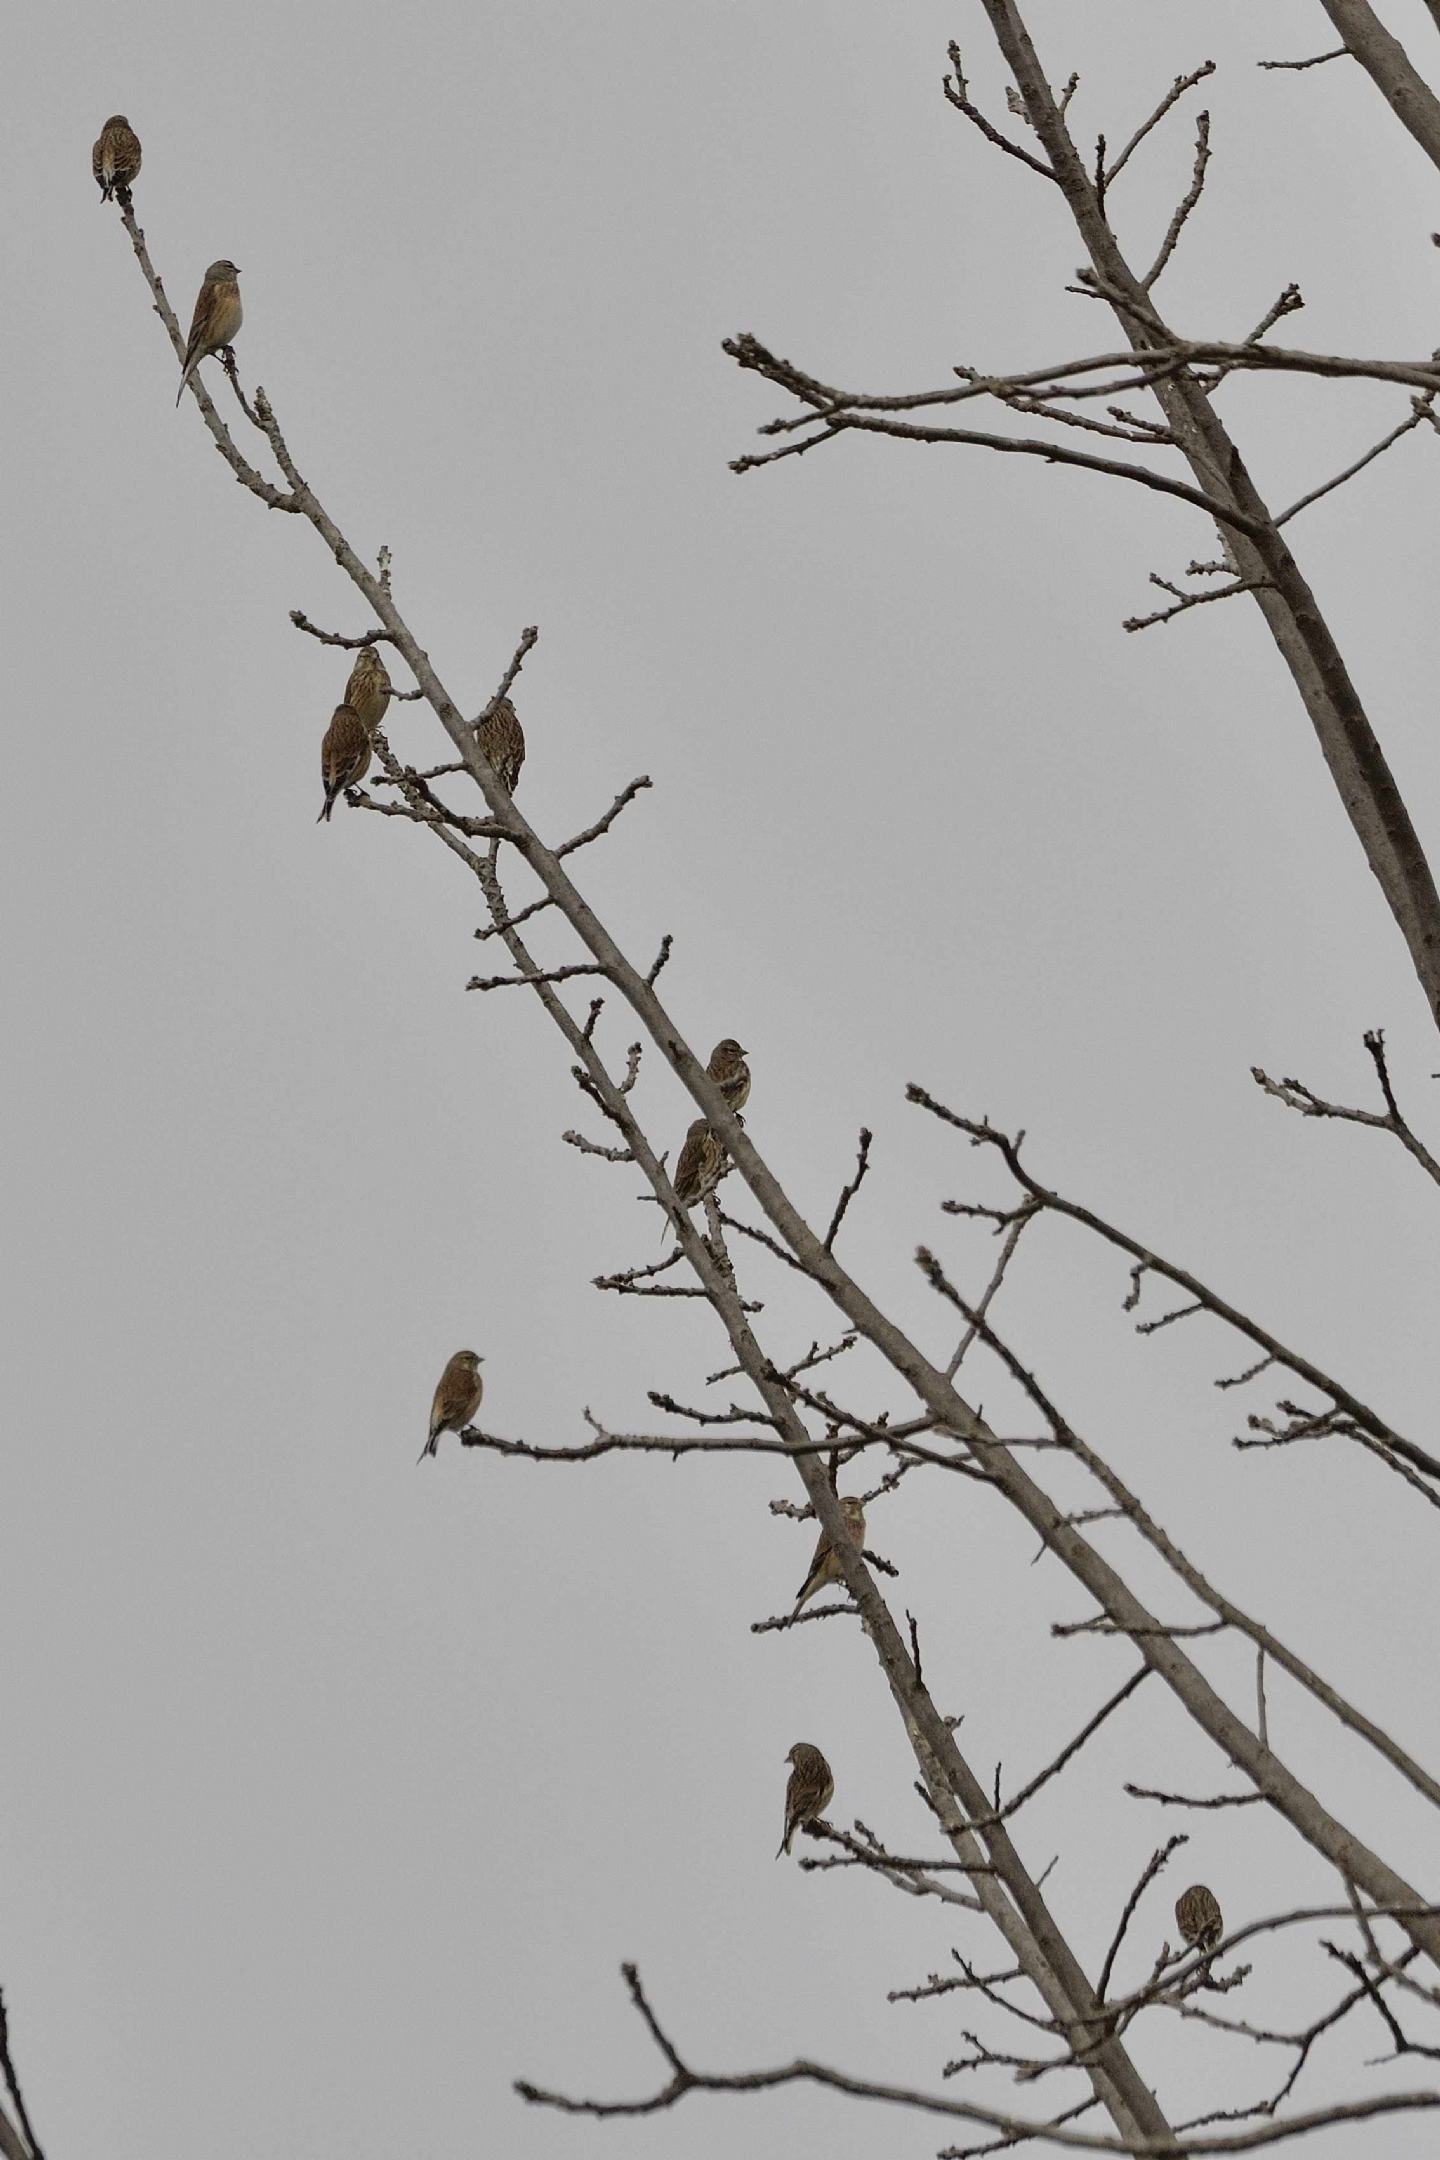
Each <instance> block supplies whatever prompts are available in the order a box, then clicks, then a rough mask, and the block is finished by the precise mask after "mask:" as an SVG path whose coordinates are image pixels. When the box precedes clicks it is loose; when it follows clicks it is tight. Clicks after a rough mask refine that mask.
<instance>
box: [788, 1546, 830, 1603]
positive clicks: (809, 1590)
mask: <svg viewBox="0 0 1440 2160" xmlns="http://www.w3.org/2000/svg"><path fill="white" fill-rule="evenodd" d="M829 1557H830V1555H829V1554H828V1553H825V1554H823V1555H822V1557H821V1558H820V1559H819V1560H817V1561H816V1563H815V1565H814V1567H812V1568H811V1570H810V1573H809V1574H808V1575H807V1576H806V1578H805V1580H804V1582H803V1583H801V1585H800V1588H799V1589H798V1590H797V1591H796V1593H795V1603H794V1605H793V1606H792V1608H791V1615H790V1616H791V1618H792V1619H793V1618H794V1616H795V1614H796V1613H797V1612H799V1610H800V1608H801V1606H802V1605H808V1604H809V1602H810V1600H811V1598H812V1597H814V1595H815V1593H816V1591H817V1590H819V1589H822V1588H823V1587H824V1585H825V1584H826V1583H827V1582H828V1581H829V1580H830V1578H829V1576H828V1575H827V1574H826V1572H825V1562H826V1561H827V1560H828V1559H829Z"/></svg>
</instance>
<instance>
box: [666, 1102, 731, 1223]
mask: <svg viewBox="0 0 1440 2160" xmlns="http://www.w3.org/2000/svg"><path fill="white" fill-rule="evenodd" d="M724 1167H725V1150H724V1148H723V1147H722V1146H721V1144H720V1142H719V1140H717V1138H716V1137H715V1135H714V1133H713V1132H711V1130H710V1127H709V1126H708V1125H707V1124H706V1122H705V1120H704V1118H703V1117H697V1118H696V1120H695V1122H694V1124H693V1125H692V1126H691V1127H690V1129H689V1131H688V1132H687V1133H686V1135H685V1141H684V1145H683V1146H682V1147H681V1150H680V1159H679V1161H678V1162H677V1163H676V1165H675V1175H674V1178H673V1180H672V1183H673V1184H674V1187H675V1197H676V1199H677V1200H678V1201H679V1203H680V1205H681V1207H682V1208H684V1210H685V1212H686V1214H687V1215H688V1214H689V1212H690V1210H691V1208H693V1207H695V1206H697V1205H698V1203H699V1202H700V1201H702V1200H703V1199H704V1198H705V1197H706V1195H707V1194H708V1193H712V1192H714V1190H715V1187H716V1186H717V1185H718V1184H719V1182H720V1173H721V1171H722V1170H723V1169H724ZM669 1228H670V1220H669V1217H668V1216H667V1217H666V1220H665V1229H666V1230H668V1229H669ZM661 1242H662V1243H663V1242H664V1236H663V1232H662V1237H661Z"/></svg>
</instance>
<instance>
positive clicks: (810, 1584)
mask: <svg viewBox="0 0 1440 2160" xmlns="http://www.w3.org/2000/svg"><path fill="white" fill-rule="evenodd" d="M840 1506H841V1510H842V1512H843V1514H844V1516H845V1520H846V1522H847V1524H848V1525H849V1528H850V1538H851V1542H852V1544H855V1545H863V1544H864V1542H865V1509H864V1507H863V1505H862V1504H861V1502H860V1501H859V1500H857V1499H856V1498H855V1495H854V1494H853V1493H848V1494H847V1495H846V1497H845V1498H844V1499H843V1500H842V1501H841V1502H840ZM839 1580H840V1562H839V1560H838V1559H837V1558H836V1556H835V1548H834V1546H833V1545H832V1544H831V1543H830V1540H829V1537H828V1536H827V1535H826V1533H825V1532H824V1531H823V1530H822V1531H821V1533H820V1542H819V1543H818V1545H817V1546H816V1547H815V1557H814V1559H813V1560H812V1561H811V1562H810V1572H809V1574H808V1575H807V1576H806V1577H805V1580H804V1582H803V1583H801V1585H800V1592H799V1595H798V1596H797V1598H796V1600H795V1611H796V1612H799V1610H800V1608H801V1606H802V1605H804V1604H806V1603H808V1601H809V1600H810V1599H811V1598H812V1597H814V1595H815V1593H816V1591H817V1590H823V1589H824V1587H825V1585H826V1583H832V1582H839Z"/></svg>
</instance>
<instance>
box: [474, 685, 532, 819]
mask: <svg viewBox="0 0 1440 2160" xmlns="http://www.w3.org/2000/svg"><path fill="white" fill-rule="evenodd" d="M475 740H476V742H477V743H478V744H479V745H480V751H481V755H482V756H484V757H487V758H488V759H489V760H490V763H491V764H492V765H493V766H494V768H495V777H496V779H497V780H498V781H499V782H500V785H501V787H503V788H504V790H505V792H506V794H507V795H513V794H514V792H515V787H516V783H517V781H518V780H519V778H520V768H521V766H522V765H523V764H524V763H525V730H524V728H522V727H521V725H520V716H519V714H518V713H517V712H516V710H515V707H514V706H513V705H512V704H511V702H510V700H509V698H508V697H502V698H501V700H500V702H499V704H498V705H497V706H496V707H495V710H494V712H492V713H491V715H490V717H489V719H488V720H482V721H481V723H480V725H479V727H478V728H476V730H475Z"/></svg>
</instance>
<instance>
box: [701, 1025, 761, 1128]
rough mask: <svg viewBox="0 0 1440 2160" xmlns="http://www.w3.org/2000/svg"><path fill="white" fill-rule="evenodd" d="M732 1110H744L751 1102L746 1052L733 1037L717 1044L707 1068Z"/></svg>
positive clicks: (711, 1053)
mask: <svg viewBox="0 0 1440 2160" xmlns="http://www.w3.org/2000/svg"><path fill="white" fill-rule="evenodd" d="M705 1070H706V1072H707V1073H709V1075H710V1078H711V1079H712V1080H713V1081H714V1082H715V1085H716V1087H718V1088H719V1090H720V1093H721V1094H722V1095H723V1096H724V1098H725V1100H726V1102H727V1103H729V1105H730V1108H731V1109H732V1110H743V1109H744V1107H745V1105H746V1103H747V1102H749V1100H750V1068H749V1066H748V1065H747V1064H746V1063H745V1052H744V1051H743V1050H742V1049H741V1047H740V1045H739V1043H738V1042H736V1040H735V1038H734V1036H733V1035H727V1036H726V1037H725V1039H724V1041H723V1042H718V1043H716V1045H715V1047H714V1049H713V1050H712V1051H711V1052H710V1062H709V1064H708V1065H707V1066H706V1068H705Z"/></svg>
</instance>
